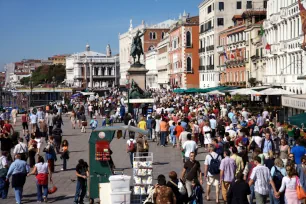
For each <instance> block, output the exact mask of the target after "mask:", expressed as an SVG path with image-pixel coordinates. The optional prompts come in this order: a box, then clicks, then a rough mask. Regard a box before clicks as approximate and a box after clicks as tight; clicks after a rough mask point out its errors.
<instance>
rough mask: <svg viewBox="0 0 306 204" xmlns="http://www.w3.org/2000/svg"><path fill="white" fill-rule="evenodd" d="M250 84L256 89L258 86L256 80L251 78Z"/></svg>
mask: <svg viewBox="0 0 306 204" xmlns="http://www.w3.org/2000/svg"><path fill="white" fill-rule="evenodd" d="M249 83H250V86H251V87H255V86H256V85H257V84H258V81H257V80H256V78H249Z"/></svg>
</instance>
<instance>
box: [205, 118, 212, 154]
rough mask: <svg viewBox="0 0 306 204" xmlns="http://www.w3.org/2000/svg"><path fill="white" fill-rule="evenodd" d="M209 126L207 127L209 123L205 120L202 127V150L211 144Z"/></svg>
mask: <svg viewBox="0 0 306 204" xmlns="http://www.w3.org/2000/svg"><path fill="white" fill-rule="evenodd" d="M211 131H212V130H211V128H210V127H209V123H208V122H205V124H204V127H203V135H204V145H205V147H204V150H207V149H208V146H209V145H210V144H211Z"/></svg>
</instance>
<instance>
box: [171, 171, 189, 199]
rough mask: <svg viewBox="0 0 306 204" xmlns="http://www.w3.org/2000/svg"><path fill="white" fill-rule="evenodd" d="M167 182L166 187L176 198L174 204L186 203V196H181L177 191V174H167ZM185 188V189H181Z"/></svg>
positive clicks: (173, 172) (172, 172)
mask: <svg viewBox="0 0 306 204" xmlns="http://www.w3.org/2000/svg"><path fill="white" fill-rule="evenodd" d="M169 179H170V180H169V181H168V182H167V186H168V187H170V188H171V190H172V192H173V193H174V195H175V197H176V204H184V203H187V202H188V197H187V194H181V193H180V191H179V182H181V180H179V179H178V178H177V173H176V172H175V171H171V172H170V173H169ZM183 188H185V187H183Z"/></svg>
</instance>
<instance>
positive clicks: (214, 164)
mask: <svg viewBox="0 0 306 204" xmlns="http://www.w3.org/2000/svg"><path fill="white" fill-rule="evenodd" d="M209 156H210V157H211V160H210V164H209V167H208V171H209V173H211V174H212V175H217V174H219V173H220V169H219V168H220V164H221V161H220V160H219V159H218V158H219V156H220V155H218V156H217V157H216V158H215V159H214V158H213V157H212V156H211V154H209Z"/></svg>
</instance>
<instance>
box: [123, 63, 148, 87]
mask: <svg viewBox="0 0 306 204" xmlns="http://www.w3.org/2000/svg"><path fill="white" fill-rule="evenodd" d="M148 71H149V70H147V69H146V68H145V65H143V64H133V65H132V66H131V68H129V69H128V70H127V72H128V73H129V75H130V82H131V81H132V80H134V81H135V82H136V83H137V84H138V86H139V87H140V88H141V89H142V90H145V89H146V74H147V72H148Z"/></svg>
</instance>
